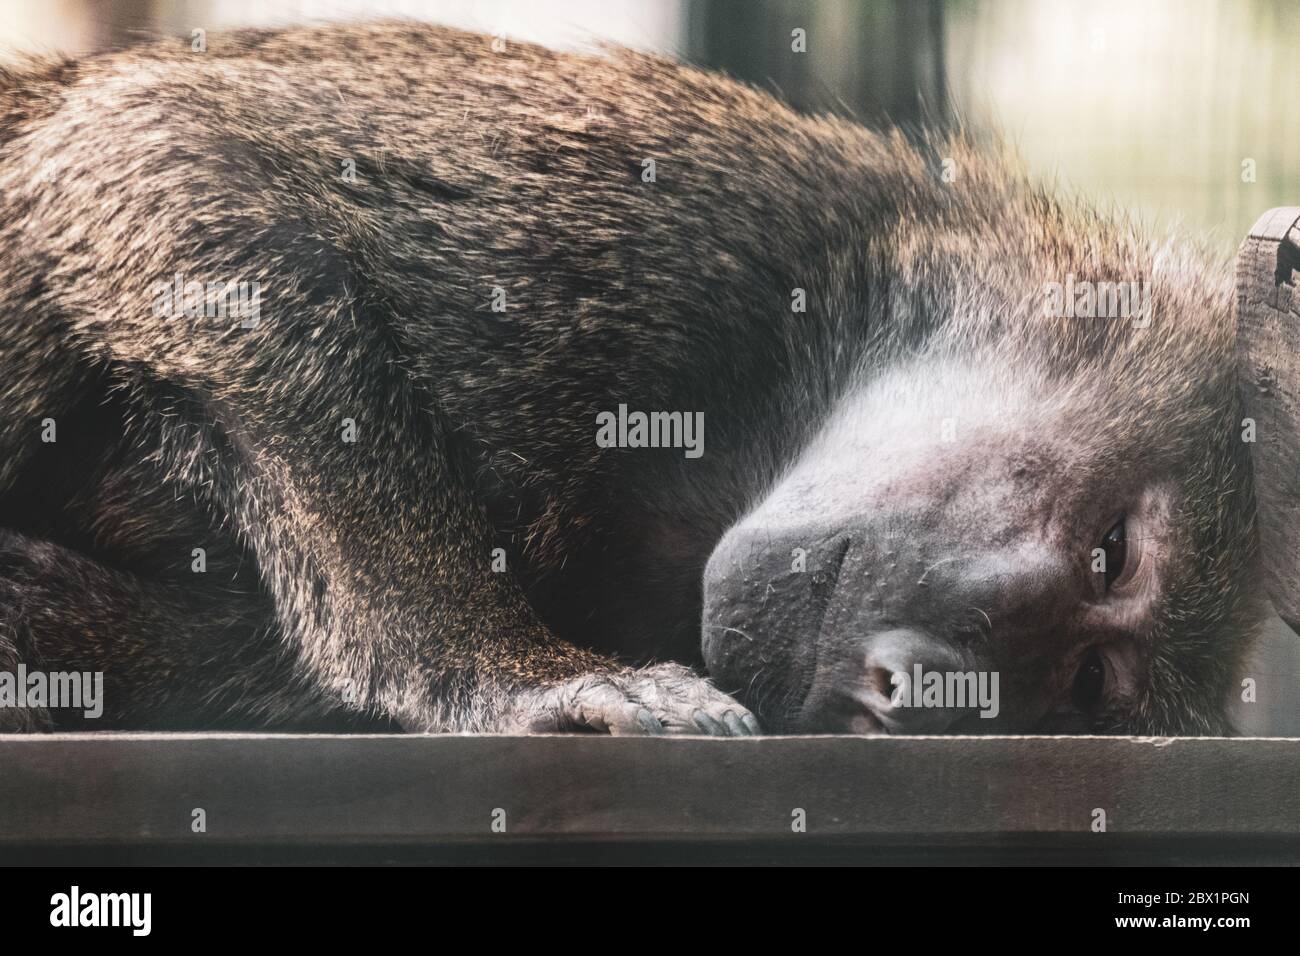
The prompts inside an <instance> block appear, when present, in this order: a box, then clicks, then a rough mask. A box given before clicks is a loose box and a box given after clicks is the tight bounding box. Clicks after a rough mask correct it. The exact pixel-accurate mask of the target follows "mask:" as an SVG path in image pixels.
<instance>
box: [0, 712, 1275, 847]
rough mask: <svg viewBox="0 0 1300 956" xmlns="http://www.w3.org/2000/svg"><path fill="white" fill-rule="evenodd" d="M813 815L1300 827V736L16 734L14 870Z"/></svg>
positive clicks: (1003, 830) (1064, 829) (1013, 823)
mask: <svg viewBox="0 0 1300 956" xmlns="http://www.w3.org/2000/svg"><path fill="white" fill-rule="evenodd" d="M199 808H201V809H202V810H203V811H204V814H205V818H206V825H207V830H206V832H205V833H195V832H193V831H192V828H191V823H192V819H193V811H194V810H195V809H199ZM1098 809H1101V810H1104V811H1105V813H1106V826H1107V832H1106V834H1093V833H1092V830H1091V827H1092V824H1093V821H1094V819H1095V818H1096V817H1095V811H1096V810H1098ZM497 810H503V811H504V812H505V821H506V832H505V833H504V834H500V833H495V832H494V831H493V829H492V824H493V820H494V812H495V811H497ZM798 810H802V811H803V812H804V814H805V815H806V820H807V833H808V835H810V836H819V837H822V838H835V839H868V840H873V839H877V840H891V839H900V838H904V837H907V836H909V835H915V836H920V837H926V838H930V839H937V840H938V842H941V843H943V842H948V843H954V844H957V843H960V842H962V841H963V840H969V839H975V840H977V841H978V840H981V839H984V840H987V839H990V838H1003V837H1013V838H1014V837H1015V836H1016V835H1060V836H1071V835H1072V836H1073V837H1085V838H1086V837H1093V836H1095V837H1096V838H1097V839H1104V838H1109V839H1115V838H1117V837H1118V838H1122V836H1124V835H1129V836H1146V837H1151V836H1156V837H1187V836H1197V837H1200V836H1207V835H1209V836H1220V837H1228V836H1253V837H1267V836H1276V837H1281V838H1287V839H1292V838H1296V837H1298V836H1300V739H1278V738H1257V739H1240V738H1235V739H1226V738H1174V739H1142V738H1114V737H966V738H959V737H911V738H891V737H881V738H862V737H771V738H753V739H740V740H714V739H708V738H677V739H672V738H667V739H665V738H650V739H628V738H622V739H616V738H607V737H598V736H594V735H593V736H586V735H581V736H547V737H474V736H401V735H394V736H380V735H376V736H371V735H366V736H360V735H345V736H327V735H305V736H302V735H220V734H206V735H197V734H186V735H154V734H139V735H137V734H121V735H118V734H88V735H72V734H63V735H57V736H7V737H0V862H3V859H4V847H5V846H7V845H8V846H18V845H27V846H30V845H33V844H45V843H53V844H79V845H86V844H92V845H93V844H100V845H103V844H129V843H149V844H154V845H170V846H175V847H187V846H192V847H196V848H199V847H204V846H211V845H213V844H214V843H218V844H219V843H223V842H225V843H232V844H268V843H269V844H298V845H317V844H339V845H346V844H356V843H366V844H413V843H414V844H419V843H447V842H457V841H462V842H463V841H475V840H483V841H486V840H494V839H495V840H510V839H516V840H518V839H538V838H565V839H588V840H592V839H623V840H644V841H655V840H678V841H681V840H730V839H752V840H778V841H779V840H782V839H786V838H788V837H790V836H792V835H793V830H792V827H791V823H792V820H793V819H794V814H795V813H796V811H798ZM498 816H499V814H498Z"/></svg>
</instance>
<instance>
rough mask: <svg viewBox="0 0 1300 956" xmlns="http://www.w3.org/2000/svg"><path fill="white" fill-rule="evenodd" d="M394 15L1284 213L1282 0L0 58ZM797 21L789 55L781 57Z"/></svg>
mask: <svg viewBox="0 0 1300 956" xmlns="http://www.w3.org/2000/svg"><path fill="white" fill-rule="evenodd" d="M384 16H404V17H413V18H417V19H422V20H431V21H435V22H440V23H447V24H451V25H455V26H460V27H465V28H468V29H476V30H481V31H483V32H485V33H499V34H502V35H504V36H506V37H509V38H515V39H519V40H533V41H537V42H541V43H545V44H547V45H549V46H553V47H559V48H566V49H588V48H591V47H593V46H594V45H595V44H596V43H598V42H600V41H603V40H613V41H616V42H619V43H623V44H627V45H630V46H634V47H638V48H641V49H648V50H655V51H658V52H661V53H664V54H666V55H669V56H673V57H677V58H680V59H685V60H689V61H692V62H695V63H698V64H701V65H706V66H709V67H713V68H717V69H722V70H725V71H726V72H728V73H730V74H731V75H733V76H735V77H738V78H741V79H744V80H747V81H749V82H752V83H754V84H757V85H759V86H762V87H765V88H767V89H770V90H772V91H773V92H776V93H778V94H779V95H780V96H782V97H784V98H785V99H786V100H787V101H789V102H790V103H792V104H793V105H795V106H796V107H799V108H801V109H806V110H814V111H832V112H836V113H840V114H843V115H849V116H854V117H857V118H859V119H861V120H862V121H864V122H868V123H872V124H882V123H887V122H895V123H900V124H903V125H905V126H911V127H917V126H919V125H922V124H948V123H952V122H954V121H955V119H956V118H960V120H961V121H962V122H964V123H965V124H967V125H968V126H971V127H973V128H974V129H976V130H983V131H988V130H998V131H999V132H1000V133H1001V135H1002V136H1004V137H1005V138H1006V139H1007V140H1008V141H1010V142H1011V143H1012V144H1013V145H1014V146H1016V147H1017V148H1018V149H1019V151H1020V152H1021V154H1022V155H1023V156H1024V158H1025V160H1026V162H1027V163H1028V165H1029V167H1030V169H1031V170H1032V171H1033V172H1034V174H1035V175H1036V176H1038V177H1040V178H1042V179H1043V180H1045V181H1048V182H1050V183H1053V184H1055V185H1056V186H1058V187H1060V188H1065V189H1069V190H1076V191H1079V192H1081V193H1083V194H1085V195H1089V196H1092V197H1095V198H1096V199H1097V200H1098V201H1101V202H1103V203H1112V202H1113V203H1114V204H1116V205H1117V206H1119V207H1122V208H1124V209H1126V210H1129V211H1130V212H1135V213H1138V214H1140V215H1142V216H1143V217H1145V218H1147V219H1149V220H1153V221H1157V222H1169V221H1181V222H1183V223H1184V224H1186V225H1188V226H1190V227H1191V228H1193V229H1195V230H1197V231H1199V232H1204V233H1206V234H1208V235H1209V236H1211V237H1212V239H1213V241H1214V242H1215V243H1216V245H1217V247H1218V248H1219V249H1220V250H1221V251H1222V253H1223V255H1224V256H1225V257H1227V256H1230V255H1231V254H1232V252H1233V250H1234V249H1235V248H1236V245H1237V243H1238V242H1239V241H1240V239H1241V237H1242V236H1243V235H1244V233H1245V231H1246V230H1247V229H1248V228H1249V226H1250V225H1251V224H1252V223H1253V222H1254V220H1255V219H1256V217H1257V216H1258V215H1259V214H1260V213H1261V212H1263V211H1264V210H1265V209H1268V208H1270V207H1272V206H1280V205H1300V110H1296V109H1294V108H1293V107H1292V106H1291V104H1290V101H1289V100H1288V99H1287V97H1289V96H1290V95H1292V93H1294V91H1296V90H1297V89H1300V55H1297V54H1300V2H1297V0H1140V2H1135V0H807V2H799V0H320V2H315V0H0V63H3V62H4V61H5V60H6V59H10V58H13V57H15V56H18V55H20V54H23V53H32V52H36V53H40V52H47V53H48V52H83V51H89V50H96V49H103V48H106V47H110V46H119V45H124V44H129V43H134V42H139V41H141V40H144V39H148V38H151V37H157V36H160V35H173V36H184V37H188V36H190V33H191V31H192V30H194V29H195V28H203V29H205V30H209V31H216V30H219V29H222V28H230V27H236V26H273V25H287V24H299V23H310V22H324V21H328V20H341V19H342V20H346V19H361V18H373V17H384ZM796 31H802V37H803V40H804V44H805V46H804V49H803V50H802V51H796V49H794V47H795V46H796V45H797V44H796V42H795V40H796V35H795V34H796ZM1248 671H1249V674H1250V676H1253V677H1255V678H1256V680H1257V681H1258V685H1259V692H1258V693H1259V700H1258V703H1257V704H1255V705H1242V706H1240V707H1239V708H1238V723H1239V726H1240V727H1241V729H1242V730H1243V731H1246V732H1248V733H1257V734H1266V733H1271V734H1287V735H1300V695H1297V694H1296V690H1297V688H1300V640H1297V638H1296V637H1295V635H1292V634H1290V633H1289V632H1287V631H1286V630H1285V629H1284V628H1283V627H1282V626H1281V625H1280V623H1278V624H1277V625H1276V626H1275V627H1274V628H1273V629H1272V630H1271V631H1270V633H1269V635H1268V639H1267V640H1266V641H1265V642H1264V643H1263V646H1262V647H1261V649H1260V652H1259V655H1258V658H1257V660H1256V661H1254V662H1252V664H1251V665H1250V667H1249V669H1248Z"/></svg>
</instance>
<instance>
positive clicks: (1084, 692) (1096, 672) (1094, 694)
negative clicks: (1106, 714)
mask: <svg viewBox="0 0 1300 956" xmlns="http://www.w3.org/2000/svg"><path fill="white" fill-rule="evenodd" d="M1107 683H1109V672H1108V670H1107V667H1106V656H1105V655H1104V654H1102V652H1101V651H1099V650H1098V649H1097V648H1095V647H1092V648H1089V649H1088V653H1086V654H1084V655H1083V660H1081V661H1080V662H1079V670H1078V672H1077V673H1075V675H1074V684H1073V686H1071V688H1070V702H1071V703H1073V704H1074V706H1075V709H1076V710H1078V711H1080V712H1081V713H1084V714H1088V715H1089V716H1095V715H1096V714H1097V712H1098V711H1100V710H1101V708H1102V705H1103V704H1104V703H1105V702H1106V685H1107Z"/></svg>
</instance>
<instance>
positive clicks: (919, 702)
mask: <svg viewBox="0 0 1300 956" xmlns="http://www.w3.org/2000/svg"><path fill="white" fill-rule="evenodd" d="M865 652H866V671H865V680H864V682H863V684H864V686H863V687H862V688H861V690H860V691H859V692H858V693H857V694H856V695H855V696H856V697H857V700H858V701H859V702H860V703H861V704H862V705H863V706H864V707H865V708H866V709H867V710H868V711H870V713H871V715H872V716H873V717H875V718H876V720H878V721H880V723H881V724H882V725H884V728H885V729H886V730H888V731H889V732H890V733H891V734H938V733H943V732H944V731H945V730H947V729H948V728H949V727H951V726H952V725H953V724H954V723H955V722H956V721H957V720H959V719H960V718H962V717H963V716H965V715H966V713H967V710H966V709H965V705H966V701H965V699H964V695H963V700H961V701H957V700H954V699H953V694H952V691H953V689H954V688H956V687H958V686H960V687H962V688H964V686H965V684H964V682H963V681H962V680H961V679H959V678H958V677H957V676H955V675H961V674H963V673H964V671H963V670H962V659H961V655H960V654H958V653H957V651H956V650H955V649H953V648H952V647H950V646H949V645H948V644H946V643H945V642H943V641H940V640H938V639H937V638H934V637H931V636H930V635H929V634H926V633H924V632H923V631H918V630H912V629H907V628H903V629H899V630H893V631H884V632H881V633H879V634H873V635H872V636H871V637H870V638H868V639H867V644H866V648H865ZM959 704H960V705H961V706H959Z"/></svg>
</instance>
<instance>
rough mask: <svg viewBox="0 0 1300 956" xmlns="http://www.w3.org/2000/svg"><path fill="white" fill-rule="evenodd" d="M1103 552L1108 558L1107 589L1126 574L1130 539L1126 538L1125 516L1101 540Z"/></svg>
mask: <svg viewBox="0 0 1300 956" xmlns="http://www.w3.org/2000/svg"><path fill="white" fill-rule="evenodd" d="M1101 551H1102V554H1104V555H1105V556H1106V587H1107V588H1109V587H1110V586H1111V584H1113V583H1114V582H1115V580H1116V579H1117V578H1118V577H1119V576H1120V575H1121V574H1122V573H1123V572H1124V562H1125V560H1126V559H1127V558H1128V539H1127V537H1126V536H1125V529H1124V516H1123V515H1121V516H1120V519H1119V520H1118V521H1116V522H1115V525H1114V527H1112V528H1111V529H1110V530H1109V531H1107V532H1106V534H1105V535H1103V536H1102V539H1101Z"/></svg>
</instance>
